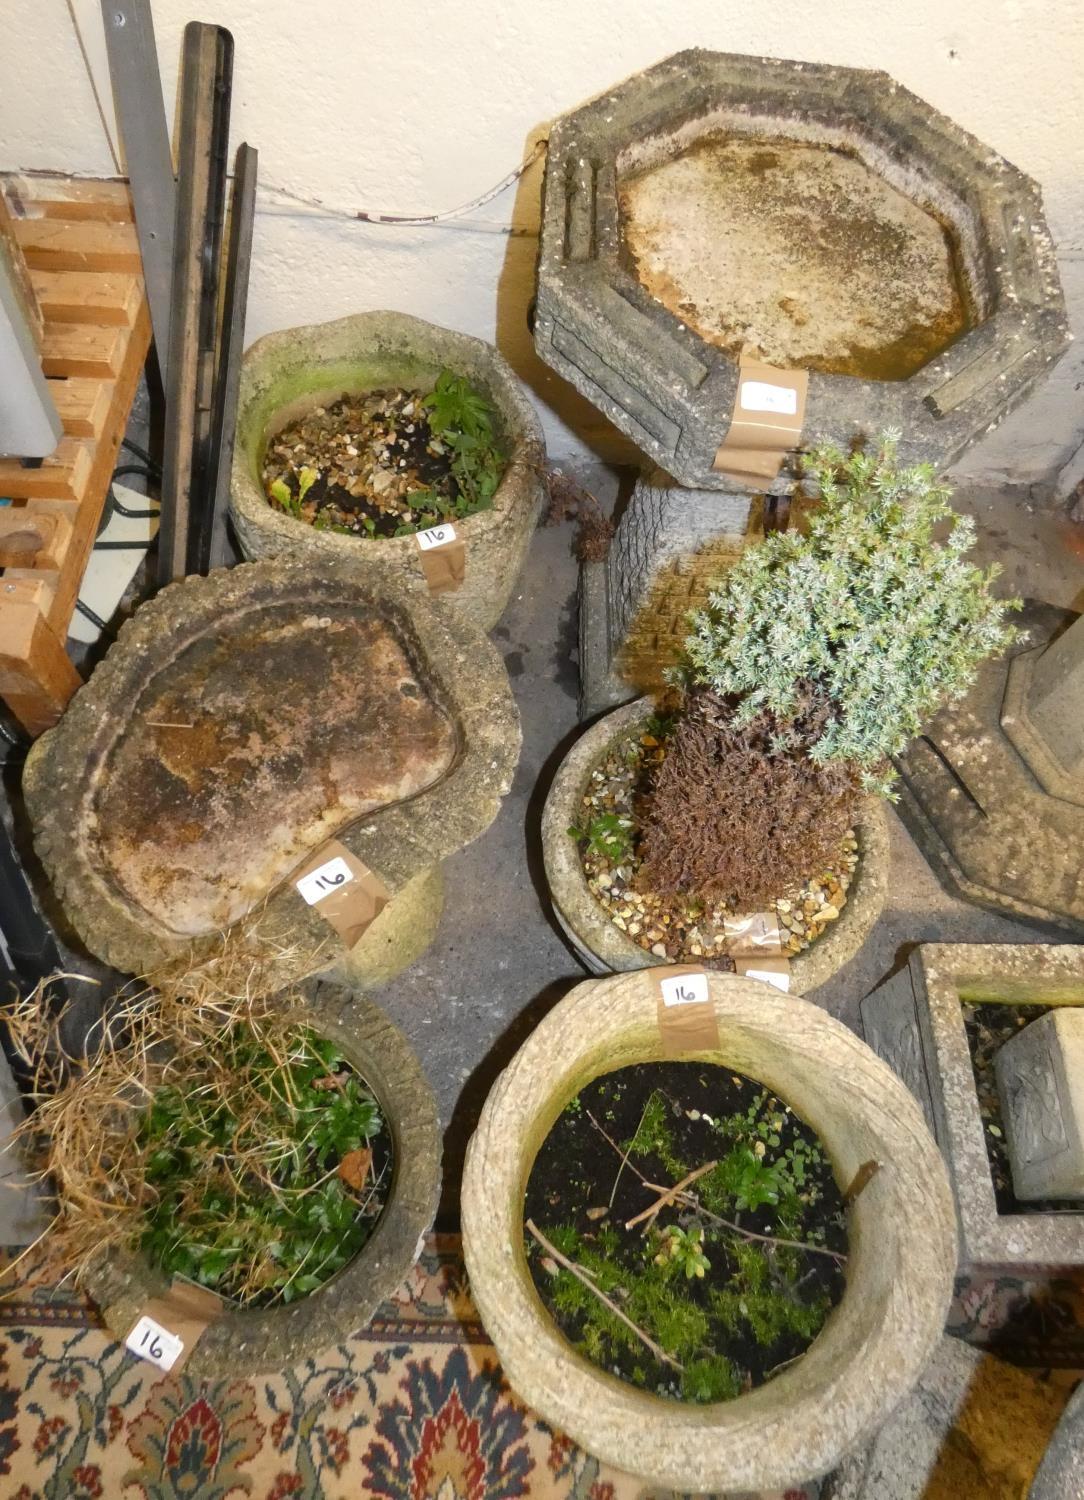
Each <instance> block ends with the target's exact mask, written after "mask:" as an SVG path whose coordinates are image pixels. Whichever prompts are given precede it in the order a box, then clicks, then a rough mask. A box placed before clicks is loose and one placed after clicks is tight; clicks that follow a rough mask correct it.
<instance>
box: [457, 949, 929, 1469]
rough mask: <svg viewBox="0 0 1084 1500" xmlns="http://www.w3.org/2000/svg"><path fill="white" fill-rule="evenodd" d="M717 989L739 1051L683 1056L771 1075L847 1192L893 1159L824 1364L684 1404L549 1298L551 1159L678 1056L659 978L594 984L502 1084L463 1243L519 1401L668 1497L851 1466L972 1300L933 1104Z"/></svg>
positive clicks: (828, 1020)
mask: <svg viewBox="0 0 1084 1500" xmlns="http://www.w3.org/2000/svg"><path fill="white" fill-rule="evenodd" d="M656 973H657V971H656ZM708 984H709V994H710V1004H711V1005H712V1007H713V1009H714V1013H715V1018H716V1021H717V1023H718V1029H719V1048H718V1050H717V1051H706V1052H705V1051H697V1052H687V1053H683V1054H681V1056H682V1057H684V1058H685V1059H686V1060H693V1059H695V1060H696V1061H698V1062H700V1063H701V1064H719V1065H721V1066H723V1067H726V1068H732V1069H734V1070H735V1071H738V1072H741V1073H743V1074H745V1075H747V1076H748V1077H751V1078H755V1079H757V1080H758V1081H760V1082H761V1083H763V1084H764V1085H765V1086H766V1087H767V1088H769V1089H770V1090H771V1091H772V1092H773V1093H775V1094H776V1095H778V1097H779V1098H781V1099H782V1100H784V1101H785V1102H786V1103H787V1104H789V1105H790V1106H791V1108H792V1109H793V1110H794V1111H795V1112H796V1113H797V1114H798V1115H799V1116H800V1117H801V1118H802V1119H803V1120H804V1121H805V1122H806V1123H807V1124H808V1125H810V1126H811V1127H812V1128H813V1129H814V1130H815V1131H816V1132H817V1134H818V1135H819V1136H820V1138H821V1141H822V1143H823V1145H824V1147H825V1149H826V1151H827V1153H828V1156H829V1158H830V1160H831V1162H832V1167H833V1170H834V1172H835V1175H836V1180H837V1181H838V1182H839V1184H840V1187H841V1189H843V1190H844V1192H846V1190H847V1189H848V1187H850V1186H851V1185H852V1184H854V1183H855V1181H856V1174H858V1173H859V1171H860V1169H861V1168H862V1167H863V1166H865V1164H867V1163H869V1162H870V1161H875V1162H877V1163H879V1170H877V1171H876V1172H874V1173H873V1174H872V1175H871V1176H870V1175H868V1168H867V1172H866V1173H864V1174H863V1176H864V1177H865V1178H866V1185H865V1186H864V1187H863V1188H862V1190H861V1191H860V1192H857V1193H856V1194H855V1196H854V1197H853V1201H852V1205H851V1208H850V1211H849V1215H848V1225H847V1231H848V1261H847V1284H846V1290H845V1291H844V1294H843V1299H842V1301H841V1302H840V1303H839V1305H838V1306H837V1307H836V1308H835V1309H834V1311H833V1312H832V1313H831V1314H830V1315H829V1317H828V1320H827V1322H826V1323H825V1325H824V1327H823V1329H822V1330H821V1332H820V1334H819V1335H818V1337H817V1338H816V1339H815V1340H814V1342H813V1343H812V1344H811V1345H810V1347H809V1349H808V1350H807V1352H806V1353H805V1354H804V1355H802V1357H801V1358H800V1359H798V1360H796V1361H795V1362H793V1363H792V1364H790V1365H789V1366H788V1367H787V1368H786V1369H784V1370H783V1371H782V1372H781V1373H780V1374H779V1375H777V1376H776V1377H775V1378H774V1379H773V1380H771V1381H769V1382H768V1383H767V1384H765V1385H762V1386H760V1387H759V1388H757V1389H755V1390H753V1391H751V1392H749V1393H747V1394H745V1395H742V1396H739V1397H738V1398H737V1399H735V1400H732V1401H724V1402H717V1403H714V1404H711V1405H705V1406H700V1405H696V1404H694V1403H689V1402H678V1401H673V1400H666V1399H663V1398H661V1397H658V1396H654V1395H650V1394H648V1393H647V1392H645V1391H642V1390H637V1389H636V1388H635V1387H633V1386H631V1385H627V1384H625V1383H624V1382H622V1381H621V1380H619V1379H617V1378H616V1377H615V1376H613V1375H610V1374H608V1373H606V1372H604V1371H603V1370H601V1369H599V1368H598V1367H597V1366H595V1365H593V1364H591V1363H589V1362H588V1361H587V1359H586V1358H584V1357H583V1356H582V1355H581V1354H579V1353H578V1352H577V1351H576V1350H575V1349H574V1348H573V1347H572V1345H571V1344H570V1343H568V1342H567V1341H566V1339H565V1338H564V1336H563V1335H562V1334H561V1333H560V1332H559V1330H558V1328H557V1326H556V1324H555V1323H554V1322H553V1320H552V1319H551V1318H550V1316H549V1314H548V1313H547V1312H546V1310H545V1308H544V1307H543V1305H542V1302H541V1300H540V1298H539V1296H538V1293H537V1292H536V1290H535V1287H534V1283H533V1281H532V1279H531V1273H530V1269H529V1267H528V1264H527V1257H526V1252H525V1247H524V1226H523V1202H524V1191H525V1188H526V1185H527V1181H528V1178H529V1176H530V1172H531V1167H532V1165H533V1162H534V1159H535V1156H536V1155H537V1153H538V1150H539V1148H540V1146H541V1145H542V1142H543V1141H544V1140H545V1138H546V1136H547V1135H548V1133H549V1131H550V1129H551V1128H552V1126H553V1124H554V1122H555V1121H556V1120H557V1118H558V1116H559V1115H560V1114H561V1112H562V1111H563V1110H564V1108H565V1106H566V1105H567V1104H569V1103H570V1101H571V1100H572V1099H573V1098H574V1097H575V1096H576V1095H577V1093H578V1092H579V1091H580V1090H581V1089H582V1088H583V1087H584V1086H585V1085H586V1084H588V1083H589V1082H591V1080H592V1079H594V1078H597V1077H598V1076H599V1075H600V1074H602V1073H608V1072H612V1071H613V1070H615V1069H618V1068H622V1067H628V1066H632V1065H634V1064H638V1063H645V1062H652V1061H659V1060H661V1059H662V1057H663V1050H662V1042H661V1039H660V1034H659V1026H658V984H657V982H656V980H655V978H654V977H653V976H652V975H651V974H643V973H641V974H616V975H611V976H610V977H609V978H607V979H602V980H588V981H586V982H585V983H583V984H580V985H578V986H577V987H576V988H575V989H574V990H573V991H572V992H571V994H569V995H567V996H566V997H565V998H564V999H563V1000H562V1001H561V1002H560V1004H559V1005H557V1006H556V1007H555V1008H554V1009H553V1010H551V1011H550V1012H549V1014H548V1015H547V1016H546V1017H545V1019H544V1020H543V1021H542V1023H541V1025H540V1026H538V1027H537V1028H536V1030H535V1031H534V1032H533V1033H532V1035H531V1036H530V1037H529V1038H528V1040H527V1041H526V1042H525V1043H524V1045H523V1046H522V1047H521V1048H520V1050H519V1051H518V1052H517V1054H516V1056H515V1057H514V1058H513V1060H512V1062H511V1063H510V1064H509V1066H508V1067H507V1068H506V1069H505V1071H504V1072H503V1073H502V1074H501V1076H500V1077H499V1078H498V1080H497V1082H496V1083H495V1084H494V1086H493V1089H492V1091H491V1093H490V1095H489V1098H488V1099H487V1101H486V1104H485V1107H484V1109H483V1111H482V1115H481V1118H480V1120H479V1123H478V1128H477V1130H476V1132H475V1134H474V1137H473V1139H472V1140H471V1143H470V1147H469V1149H468V1152H467V1161H466V1169H465V1173H464V1180H463V1197H462V1223H463V1248H464V1253H465V1256H466V1262H467V1271H468V1274H469V1276H470V1283H471V1292H472V1294H473V1296H474V1299H475V1302H476V1304H477V1306H478V1311H479V1313H480V1315H481V1318H482V1322H483V1323H484V1324H485V1327H486V1331H487V1332H488V1334H489V1336H490V1337H491V1338H492V1340H493V1343H494V1345H495V1346H496V1349H497V1352H498V1354H499V1356H500V1361H501V1365H502V1367H503V1369H504V1371H505V1373H506V1374H507V1376H508V1379H509V1381H510V1383H511V1385H512V1388H513V1390H514V1391H515V1392H516V1393H517V1394H518V1395H519V1396H520V1397H521V1398H522V1399H523V1400H524V1401H525V1402H527V1403H528V1404H529V1405H530V1406H532V1407H533V1408H534V1409H535V1410H536V1411H537V1412H539V1413H540V1414H541V1415H542V1416H543V1417H544V1418H545V1420H546V1421H547V1422H550V1423H552V1424H553V1425H554V1426H555V1427H557V1428H559V1429H560V1430H562V1431H564V1432H566V1433H568V1435H569V1436H570V1437H571V1438H572V1439H573V1440H574V1441H575V1442H577V1443H579V1444H580V1445H581V1446H582V1447H584V1448H586V1449H587V1451H588V1452H589V1453H593V1454H595V1455H596V1456H597V1457H599V1458H601V1459H603V1460H605V1461H606V1462H608V1463H612V1464H614V1465H615V1466H616V1467H618V1468H620V1469H622V1470H623V1471H626V1472H629V1473H632V1474H635V1475H637V1476H638V1477H641V1478H642V1479H644V1480H647V1481H648V1482H650V1483H651V1484H654V1485H661V1486H665V1487H666V1488H667V1489H676V1490H680V1491H690V1490H691V1491H695V1492H696V1493H701V1492H704V1491H709V1492H713V1493H714V1492H716V1491H722V1492H724V1493H727V1494H730V1493H732V1492H736V1491H737V1492H745V1491H747V1490H754V1491H760V1490H762V1489H763V1490H776V1489H782V1488H784V1487H786V1486H789V1485H793V1484H799V1483H802V1482H803V1481H805V1480H807V1479H811V1478H813V1477H814V1476H816V1475H820V1474H823V1473H825V1472H827V1471H828V1470H829V1469H831V1468H833V1467H834V1466H835V1465H836V1464H837V1463H838V1462H839V1461H840V1459H841V1458H842V1457H843V1455H844V1454H846V1453H848V1452H849V1451H851V1450H852V1449H853V1448H855V1447H856V1446H858V1445H859V1444H861V1443H863V1442H865V1441H867V1440H868V1439H869V1438H870V1437H871V1436H872V1435H873V1433H874V1432H875V1431H876V1430H877V1428H878V1427H879V1425H880V1424H881V1423H882V1422H883V1421H884V1420H885V1418H886V1417H887V1416H888V1414H889V1413H890V1412H891V1411H892V1409H893V1408H894V1407H895V1406H896V1405H897V1403H898V1402H899V1401H900V1400H901V1399H902V1398H903V1397H904V1396H905V1394H906V1393H907V1391H908V1390H909V1389H910V1388H911V1386H912V1385H913V1384H914V1383H915V1381H916V1380H917V1379H918V1377H919V1375H920V1373H921V1371H922V1368H923V1366H924V1364H925V1362H926V1360H927V1358H928V1357H929V1355H930V1354H931V1353H932V1352H933V1350H934V1348H935V1346H936V1344H937V1342H938V1340H939V1339H940V1337H941V1333H942V1329H943V1326H944V1320H945V1314H946V1311H947V1308H948V1303H949V1298H950V1295H951V1291H952V1281H953V1272H954V1270H955V1264H956V1234H955V1225H954V1221H953V1212H952V1199H951V1195H950V1193H949V1189H948V1184H947V1182H946V1180H945V1172H944V1168H943V1166H942V1163H941V1161H940V1158H939V1156H938V1152H937V1148H936V1146H935V1144H934V1142H933V1139H932V1138H931V1136H930V1134H929V1131H928V1130H927V1129H926V1126H925V1123H924V1121H923V1119H922V1114H921V1111H920V1110H919V1108H918V1106H917V1105H916V1103H915V1101H914V1099H913V1098H912V1097H911V1095H910V1094H909V1092H908V1091H907V1089H906V1088H904V1087H903V1085H902V1084H901V1083H900V1082H899V1080H898V1079H897V1078H896V1077H895V1075H894V1074H893V1073H892V1071H891V1070H890V1069H889V1068H887V1067H886V1066H885V1065H884V1064H883V1063H882V1062H881V1061H880V1060H879V1059H878V1058H877V1057H875V1056H874V1054H873V1053H872V1052H871V1051H870V1049H869V1048H868V1047H867V1046H866V1045H865V1044H864V1043H863V1042H861V1041H860V1040H859V1038H858V1037H856V1036H855V1035H854V1033H853V1032H852V1031H850V1030H849V1029H848V1028H847V1027H846V1026H844V1025H842V1023H841V1022H839V1021H836V1020H834V1019H833V1018H832V1017H830V1016H828V1015H826V1014H825V1013H824V1012H823V1011H822V1010H820V1009H818V1007H816V1006H815V1005H811V1004H810V1003H808V1002H807V1001H804V1000H798V999H795V998H794V997H793V996H788V995H780V994H779V993H778V992H777V991H775V990H773V989H772V988H771V987H770V986H768V985H766V984H763V983H761V982H759V981H756V980H751V979H739V978H737V977H735V976H733V975H729V974H713V975H710V976H709V980H708ZM671 1055H672V1054H671Z"/></svg>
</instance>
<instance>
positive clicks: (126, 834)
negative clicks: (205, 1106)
mask: <svg viewBox="0 0 1084 1500" xmlns="http://www.w3.org/2000/svg"><path fill="white" fill-rule="evenodd" d="M519 743H520V731H519V719H518V715H517V713H516V709H515V705H514V702H513V699H512V695H511V691H510V688H509V685H508V678H507V674H506V673H505V670H504V666H503V663H502V662H501V659H500V656H499V654H498V653H497V651H496V649H495V648H494V647H493V646H492V645H491V643H490V642H489V641H488V640H487V639H486V638H485V637H484V636H483V635H482V634H481V632H480V631H479V630H478V629H477V627H476V626H474V625H473V624H471V623H470V622H469V621H468V620H467V619H465V618H464V617H463V616H461V615H458V614H456V613H455V612H453V611H451V610H448V609H446V608H444V607H442V606H440V605H438V604H435V603H432V602H430V601H429V600H428V599H425V598H422V597H421V596H414V595H404V594H402V593H399V592H396V591H394V590H391V589H388V588H385V587H384V586H382V585H380V584H377V583H367V582H364V581H362V580H361V579H360V578H359V576H358V574H357V572H356V570H354V569H353V568H351V567H350V566H349V565H348V564H344V563H342V562H341V561H337V560H333V559H330V558H329V559H327V560H326V561H325V562H323V563H322V564H321V566H320V568H319V570H314V568H313V567H312V565H311V562H310V561H309V560H307V559H305V560H301V561H286V560H281V561H275V562H263V563H250V564H243V565H241V566H239V567H237V568H233V569H229V570H221V571H216V572H214V573H212V574H211V576H210V577H208V578H190V579H187V580H185V581H184V582H181V583H177V584H174V585H172V586H170V587H168V588H166V589H164V590H163V591H162V592H161V593H159V594H158V595H157V596H156V597H155V598H154V599H152V600H151V601H150V602H148V603H147V604H144V605H143V606H142V607H141V608H140V609H138V610H137V611H136V613H135V615H134V616H133V618H132V619H131V620H130V621H129V622H128V623H127V624H125V625H124V626H123V628H122V629H121V632H120V636H119V638H118V641H117V643H116V644H115V645H114V646H113V647H112V649H111V650H110V652H109V654H108V656H107V657H106V659H105V660H104V661H103V662H102V663H101V665H100V666H99V667H98V669H97V670H96V672H95V673H94V675H93V677H92V678H91V680H90V681H89V683H87V685H86V686H85V687H83V688H82V689H81V690H80V691H79V693H77V695H76V697H75V698H74V700H73V701H72V704H71V706H70V707H69V709H68V711H67V712H66V714H65V715H64V717H63V719H62V720H61V722H60V724H59V725H58V726H57V727H56V728H55V729H53V730H51V731H49V733H47V734H46V735H44V736H43V737H42V738H41V739H40V740H38V741H37V743H36V744H35V745H34V747H33V749H32V751H31V753H30V756H29V757H28V760H27V763H26V770H25V775H24V789H25V795H26V804H27V808H28V811H29V814H30V819H31V824H32V829H33V835H34V841H35V846H36V848H37V850H38V853H39V856H40V858H41V861H42V864H43V866H44V868H45V871H46V873H47V874H48V876H49V878H50V880H51V881H52V883H53V886H54V888H55V889H56V891H57V894H58V896H59V898H60V900H61V903H62V905H63V907H64V909H65V911H66V913H67V915H68V917H69V919H70V921H71V923H72V925H73V926H74V928H75V929H76V931H77V932H78V934H79V935H80V937H81V938H82V939H83V941H84V942H85V943H86V945H87V947H88V948H89V949H90V950H91V951H92V952H93V953H95V954H97V955H98V957H100V958H102V959H104V960H105V961H106V962H108V963H111V964H113V965H114V966H115V967H116V968H118V969H121V970H123V971H126V972H131V973H138V974H153V972H154V971H155V970H157V969H159V968H161V967H162V966H165V965H170V966H174V965H180V966H181V967H182V968H187V967H189V966H191V965H193V964H199V963H200V962H201V961H212V962H216V963H217V962H218V961H219V960H220V958H221V956H222V955H223V953H225V954H227V955H233V956H234V957H238V956H239V957H240V959H241V962H242V966H244V965H246V964H248V963H250V962H253V961H255V962H256V963H257V964H259V965H260V966H261V967H260V969H259V982H260V984H261V986H262V987H263V988H264V989H267V990H271V989H276V988H278V987H279V985H281V984H285V983H287V982H288V981H289V980H291V979H296V978H298V977H302V976H304V975H306V974H311V973H315V972H318V971H323V970H328V969H334V970H335V971H336V972H337V973H339V974H340V975H342V976H343V977H348V978H350V979H353V980H355V981H357V982H359V983H366V984H372V983H379V982H381V981H382V980H385V979H387V978H389V977H391V975H393V974H395V973H397V972H398V971H399V970H400V969H401V968H403V967H404V966H405V965H406V964H407V963H409V962H411V961H413V959H414V958H415V957H417V955H418V954H419V953H420V952H421V951H422V950H423V949H424V948H425V947H426V946H427V944H428V943H429V942H430V941H431V939H432V936H433V933H434V931H435V928H436V923H437V920H438V918H439V915H440V910H441V899H442V898H441V882H440V862H441V860H442V859H444V858H445V857H446V856H447V855H449V854H452V853H454V852H455V850H457V849H459V848H461V847H462V846H463V845H464V844H467V843H469V842H470V841H471V840H472V839H474V838H477V837H478V835H479V834H480V833H482V832H483V831H484V830H485V829H486V828H487V827H488V826H489V824H490V823H491V822H492V821H493V818H494V817H495V816H496V814H497V811H498V808H499V806H500V802H501V798H502V796H503V795H504V794H505V792H507V791H508V789H509V786H510V785H511V781H512V776H513V773H514V770H515V766H516V761H517V757H518V752H519ZM329 840H331V841H337V842H338V844H339V845H341V846H342V851H337V850H334V849H333V850H332V852H343V853H345V855H346V856H348V857H352V858H354V859H356V860H358V861H360V862H361V865H363V866H364V867H366V868H367V869H368V871H370V872H372V874H373V875H374V876H375V877H376V879H377V880H378V881H379V882H380V884H381V885H382V886H383V888H384V891H383V895H384V900H385V901H386V904H385V905H384V906H383V909H382V910H380V911H379V913H378V914H377V915H376V918H375V920H373V921H372V922H371V925H369V926H368V929H367V930H366V931H364V933H363V934H361V935H360V936H359V937H358V939H357V941H356V943H354V945H353V946H352V947H349V946H348V945H347V942H346V941H345V939H344V937H343V936H341V935H340V933H341V931H342V927H341V925H339V926H337V925H334V924H333V923H331V922H330V921H329V920H328V919H327V917H325V915H323V914H322V913H321V909H320V906H319V904H316V905H309V904H308V903H307V901H306V900H305V899H303V896H302V894H301V893H300V892H299V891H298V889H296V887H295V884H294V879H293V878H292V877H293V876H295V875H296V874H297V873H298V872H299V871H303V869H304V866H305V864H306V862H308V861H309V860H311V859H312V858H313V857H314V856H315V855H316V854H317V852H318V851H320V850H322V849H323V848H324V846H325V845H327V844H328V841H329ZM360 888H361V887H359V889H360ZM327 909H329V908H326V909H325V910H327ZM347 930H349V924H347ZM224 935H225V936H226V937H227V938H228V939H229V941H227V942H226V943H225V944H224V943H223V937H224ZM222 961H223V962H224V961H225V960H224V959H223V960H222Z"/></svg>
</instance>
